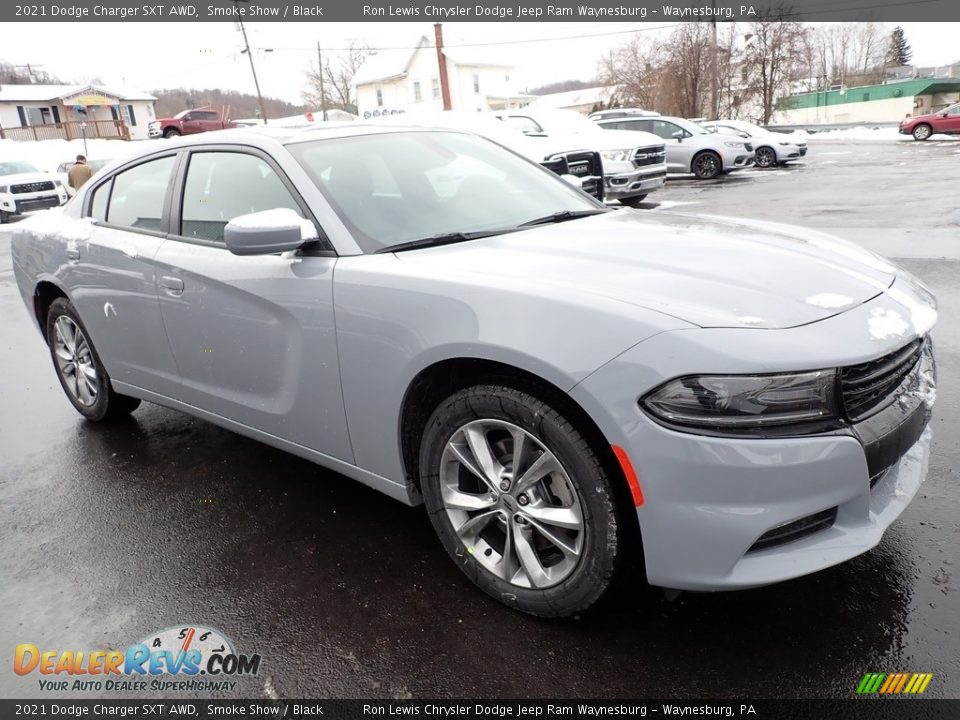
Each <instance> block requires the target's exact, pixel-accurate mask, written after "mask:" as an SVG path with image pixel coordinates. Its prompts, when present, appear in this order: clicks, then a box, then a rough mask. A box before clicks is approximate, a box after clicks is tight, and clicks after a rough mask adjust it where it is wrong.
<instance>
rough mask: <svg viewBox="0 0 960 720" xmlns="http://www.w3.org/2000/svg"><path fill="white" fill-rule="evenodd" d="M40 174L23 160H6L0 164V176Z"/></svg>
mask: <svg viewBox="0 0 960 720" xmlns="http://www.w3.org/2000/svg"><path fill="white" fill-rule="evenodd" d="M35 172H40V171H39V170H37V169H36V168H35V167H34V166H33V165H31V164H30V163H28V162H24V161H23V160H7V161H6V162H0V175H16V174H17V173H35Z"/></svg>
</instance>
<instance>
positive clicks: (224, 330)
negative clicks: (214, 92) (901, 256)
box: [13, 126, 936, 616]
mask: <svg viewBox="0 0 960 720" xmlns="http://www.w3.org/2000/svg"><path fill="white" fill-rule="evenodd" d="M276 132H277V133H278V134H270V133H268V132H266V131H264V132H256V131H248V130H234V131H227V132H224V133H218V134H207V135H202V136H197V137H194V138H188V139H179V140H177V141H174V142H167V143H162V144H154V145H148V146H146V147H145V148H144V149H143V150H142V151H141V152H140V153H139V154H138V156H137V157H136V158H133V159H125V160H123V161H118V162H116V163H114V164H113V165H111V166H109V167H108V168H105V169H104V171H102V172H101V174H100V175H99V176H98V177H97V179H96V180H95V181H93V182H91V183H88V184H87V185H85V186H84V187H83V188H82V189H81V191H80V192H79V193H78V194H77V196H76V197H75V198H74V199H73V200H72V201H71V202H70V203H69V204H68V205H67V206H66V207H65V208H64V209H63V210H61V211H51V212H49V213H46V214H44V215H42V216H38V217H36V218H33V219H30V220H27V221H25V222H22V223H19V224H18V225H17V226H16V228H15V235H14V238H13V258H14V270H15V275H16V279H17V282H18V284H19V287H20V290H21V293H22V295H23V299H24V301H25V302H26V304H27V307H28V308H29V311H30V313H31V315H32V316H33V317H34V318H35V319H36V322H37V324H38V327H39V328H40V331H41V333H42V334H43V336H44V338H45V339H46V341H47V343H48V344H49V347H50V353H51V356H52V359H53V364H54V367H55V369H56V373H57V375H58V377H59V379H60V382H61V384H62V385H63V388H64V390H65V392H66V395H67V397H68V398H69V400H70V402H71V403H72V404H73V405H74V406H75V407H76V409H77V410H78V411H79V412H80V413H81V414H83V415H84V416H85V417H87V418H89V419H90V420H105V419H108V418H115V417H118V416H122V415H124V414H125V413H129V412H130V411H132V410H133V409H135V408H136V407H137V405H138V404H139V403H140V401H141V400H147V401H150V402H154V403H159V404H161V405H165V406H167V407H170V408H175V409H179V410H182V411H185V412H188V413H191V414H193V415H196V416H198V417H201V418H205V419H207V420H209V421H210V422H213V423H216V424H218V425H221V426H223V427H226V428H229V429H232V430H234V431H236V432H238V433H241V434H243V435H247V436H249V437H251V438H255V439H257V440H260V441H262V442H265V443H268V444H270V445H273V446H275V447H278V448H283V449H285V450H288V451H290V452H292V453H295V454H297V455H300V456H302V457H305V458H309V459H311V460H313V461H316V462H318V463H321V464H323V465H325V466H328V467H330V468H333V469H335V470H338V471H339V472H341V473H343V474H345V475H348V476H350V477H352V478H355V479H357V480H359V481H360V482H363V483H365V484H367V485H369V486H371V487H373V488H376V489H378V490H380V491H382V492H384V493H387V494H388V495H390V496H391V497H394V498H396V499H398V500H401V501H403V502H405V503H409V504H412V505H413V504H418V503H420V502H423V503H424V504H425V505H426V508H427V511H428V514H429V518H430V521H431V522H432V523H433V525H434V527H435V529H436V531H437V534H438V535H439V537H440V540H441V541H442V543H443V546H444V547H445V548H446V551H447V552H448V553H449V554H450V556H451V557H452V558H454V560H455V561H456V563H457V566H458V567H460V568H461V569H462V570H463V572H464V573H465V574H466V575H468V576H469V577H470V579H471V580H473V581H474V582H475V583H476V584H477V585H478V586H480V587H481V588H482V589H483V590H485V591H486V592H487V593H489V594H490V595H492V596H493V597H495V598H497V599H498V600H500V601H502V602H504V603H507V604H508V605H511V606H513V607H515V608H518V609H520V610H523V611H526V612H529V613H533V614H537V615H543V616H563V615H571V614H573V613H577V612H579V611H582V610H584V609H585V608H587V607H589V606H590V605H592V604H593V603H594V602H595V601H596V600H597V599H598V598H600V597H601V595H602V594H603V593H604V591H605V590H606V589H607V587H608V585H609V584H610V582H611V579H612V577H613V576H614V574H615V571H616V570H617V569H618V568H619V567H620V565H621V562H620V561H621V560H622V558H623V557H624V556H625V555H626V553H627V551H628V550H632V549H639V548H640V547H642V554H643V555H642V556H643V560H644V567H645V571H646V575H647V579H648V580H649V582H650V583H652V584H654V585H659V586H663V587H668V588H678V589H692V590H720V589H727V588H746V587H752V586H759V585H763V584H766V583H772V582H776V581H780V580H785V579H787V578H793V577H797V576H800V575H804V574H806V573H810V572H813V571H816V570H819V569H821V568H825V567H828V566H831V565H834V564H837V563H840V562H842V561H844V560H847V559H848V558H851V557H853V556H855V555H857V554H859V553H862V552H864V551H866V550H868V549H869V548H871V547H873V546H874V545H876V544H877V543H878V542H879V540H880V537H881V535H882V533H883V532H884V530H885V529H886V528H887V526H888V525H890V523H891V522H893V521H894V519H896V518H897V516H899V515H900V513H901V512H902V511H903V509H904V508H905V507H906V505H907V504H908V503H909V502H910V500H911V499H912V498H913V496H914V495H915V493H916V492H917V489H918V488H919V486H920V484H921V483H922V481H923V479H924V476H925V474H926V468H927V456H928V452H929V446H930V434H929V430H927V423H928V420H929V417H930V412H931V407H932V404H933V397H934V392H935V371H934V363H933V356H932V350H931V341H930V339H929V332H930V329H931V327H932V326H933V324H934V321H935V319H936V310H935V301H934V299H933V297H932V296H931V295H930V293H929V292H928V291H927V290H926V289H924V287H923V286H922V285H921V284H920V283H919V282H918V281H916V280H915V279H914V278H913V277H911V276H910V275H908V274H907V273H905V272H903V271H901V270H899V269H897V268H896V267H894V266H892V265H890V264H889V263H888V262H886V261H885V260H883V259H881V258H879V257H877V256H875V255H873V254H871V253H869V252H867V251H865V250H863V249H861V248H859V247H858V246H855V245H852V244H849V243H846V242H844V241H842V240H838V239H835V238H832V237H829V236H827V235H823V234H821V233H818V232H811V231H806V230H800V229H795V228H790V227H786V226H782V225H774V224H769V223H762V222H734V221H731V220H727V219H723V218H709V217H697V216H693V215H685V214H666V213H664V214H657V215H655V216H654V215H650V214H645V213H643V212H638V211H633V210H609V209H607V208H605V207H603V206H602V205H601V204H600V203H598V202H597V201H595V200H594V199H593V198H591V197H589V196H588V195H586V194H585V193H583V192H581V191H580V190H578V189H575V188H573V187H571V186H570V185H569V184H568V183H566V182H564V181H563V180H561V179H560V178H558V177H556V176H555V175H553V174H551V173H550V172H549V171H548V170H545V169H544V168H542V167H539V166H537V165H536V164H534V163H532V162H529V161H527V160H525V159H523V158H520V157H519V156H517V155H514V154H513V153H511V152H509V151H507V150H505V149H503V148H502V147H500V146H498V145H496V144H495V143H492V142H490V141H487V140H484V139H481V138H479V137H476V136H474V135H471V134H468V133H462V132H457V131H443V130H423V129H420V130H417V129H403V128H389V129H388V128H375V127H367V126H342V127H334V128H326V129H313V130H306V131H299V132H294V131H288V132H290V133H291V134H288V135H283V134H279V133H280V132H281V131H276Z"/></svg>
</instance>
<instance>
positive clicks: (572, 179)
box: [560, 173, 583, 190]
mask: <svg viewBox="0 0 960 720" xmlns="http://www.w3.org/2000/svg"><path fill="white" fill-rule="evenodd" d="M560 177H561V178H563V179H564V180H565V181H566V182H568V183H570V184H571V185H573V186H574V187H575V188H577V190H582V189H583V180H581V179H580V178H578V177H577V176H576V175H571V174H570V173H564V174H563V175H561V176H560Z"/></svg>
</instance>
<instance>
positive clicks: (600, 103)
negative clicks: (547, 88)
mask: <svg viewBox="0 0 960 720" xmlns="http://www.w3.org/2000/svg"><path fill="white" fill-rule="evenodd" d="M619 90H620V88H618V87H617V86H616V85H601V86H598V87H589V88H583V89H582V90H568V91H566V92H558V93H550V94H549V95H537V96H536V98H534V99H533V101H532V102H531V103H530V106H531V107H536V108H540V109H550V110H557V109H561V110H575V111H576V112H578V113H581V114H583V115H589V114H590V113H592V112H593V111H594V110H600V109H603V108H605V107H608V105H609V104H610V102H611V101H612V100H613V99H614V98H615V97H616V95H617V93H618V92H619Z"/></svg>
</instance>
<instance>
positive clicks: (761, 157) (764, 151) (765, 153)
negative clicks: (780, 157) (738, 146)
mask: <svg viewBox="0 0 960 720" xmlns="http://www.w3.org/2000/svg"><path fill="white" fill-rule="evenodd" d="M754 162H755V163H756V164H757V167H761V168H770V167H773V166H774V165H776V164H777V153H776V152H775V151H774V149H773V148H772V147H766V146H764V147H761V148H757V154H756V157H755V158H754Z"/></svg>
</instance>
